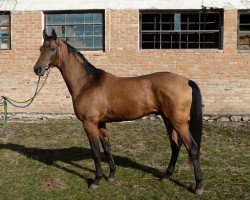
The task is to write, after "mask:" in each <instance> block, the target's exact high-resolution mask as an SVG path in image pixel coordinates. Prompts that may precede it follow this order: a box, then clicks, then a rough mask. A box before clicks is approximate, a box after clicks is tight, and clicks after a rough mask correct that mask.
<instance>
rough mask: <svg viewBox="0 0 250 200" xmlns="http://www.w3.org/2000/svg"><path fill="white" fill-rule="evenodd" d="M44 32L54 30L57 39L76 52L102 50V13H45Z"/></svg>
mask: <svg viewBox="0 0 250 200" xmlns="http://www.w3.org/2000/svg"><path fill="white" fill-rule="evenodd" d="M45 18H46V31H47V33H48V34H50V33H51V30H52V28H54V29H55V31H56V33H57V35H58V37H59V38H60V39H61V40H63V41H67V43H69V44H70V45H71V46H73V47H75V48H76V49H78V50H103V49H104V42H103V40H104V27H103V26H104V25H103V13H102V12H86V13H82V12H81V13H80V12H79V13H47V14H45Z"/></svg>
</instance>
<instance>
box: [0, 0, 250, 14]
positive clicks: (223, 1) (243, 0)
mask: <svg viewBox="0 0 250 200" xmlns="http://www.w3.org/2000/svg"><path fill="white" fill-rule="evenodd" d="M202 7H206V8H223V9H250V0H0V10H10V11H11V10H17V11H29V10H44V11H45V10H84V9H201V8H202Z"/></svg>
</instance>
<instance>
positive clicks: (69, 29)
mask: <svg viewBox="0 0 250 200" xmlns="http://www.w3.org/2000/svg"><path fill="white" fill-rule="evenodd" d="M65 35H66V36H67V37H73V36H75V28H74V26H66V34H65Z"/></svg>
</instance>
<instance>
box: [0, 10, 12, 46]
mask: <svg viewBox="0 0 250 200" xmlns="http://www.w3.org/2000/svg"><path fill="white" fill-rule="evenodd" d="M0 49H1V50H2V49H10V14H6V13H0Z"/></svg>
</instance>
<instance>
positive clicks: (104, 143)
mask: <svg viewBox="0 0 250 200" xmlns="http://www.w3.org/2000/svg"><path fill="white" fill-rule="evenodd" d="M101 143H102V147H103V150H104V153H105V155H106V157H107V160H108V163H109V168H110V174H109V177H108V180H110V181H113V180H114V175H115V171H116V166H115V162H114V159H113V156H112V154H111V145H110V142H109V138H108V137H101Z"/></svg>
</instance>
